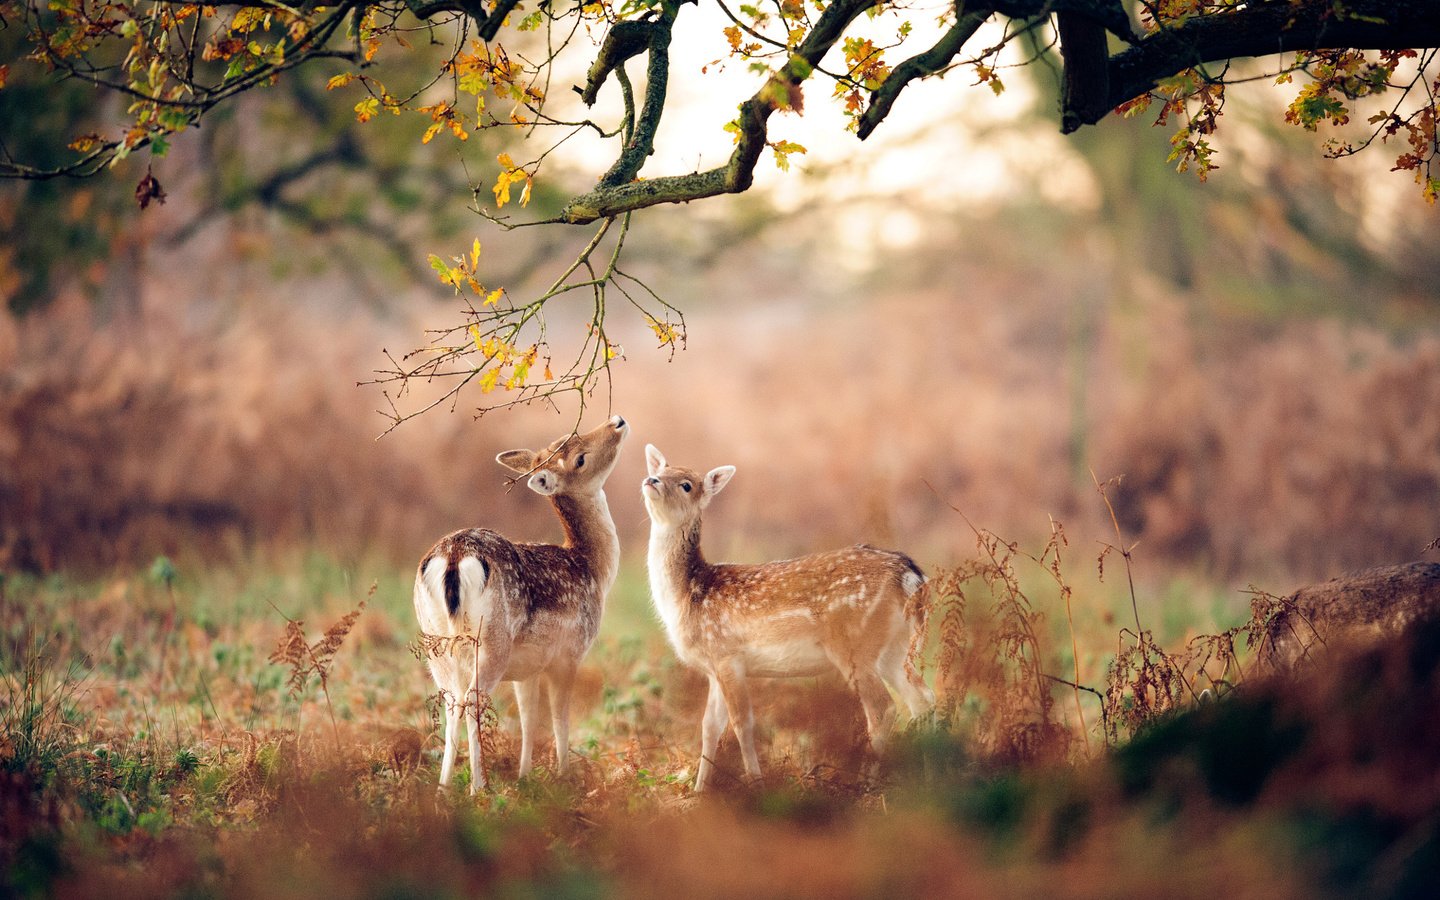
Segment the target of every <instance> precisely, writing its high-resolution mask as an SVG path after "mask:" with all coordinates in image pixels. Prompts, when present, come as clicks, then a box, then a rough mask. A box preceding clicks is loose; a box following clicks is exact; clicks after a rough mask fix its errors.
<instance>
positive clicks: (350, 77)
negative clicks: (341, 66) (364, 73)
mask: <svg viewBox="0 0 1440 900" xmlns="http://www.w3.org/2000/svg"><path fill="white" fill-rule="evenodd" d="M354 80H355V73H354V72H346V73H345V74H343V75H336V76H335V77H334V78H331V79H330V80H329V81H327V82H325V90H327V91H333V90H335V89H336V88H342V87H344V86H345V85H347V84H349V83H350V82H352V81H354Z"/></svg>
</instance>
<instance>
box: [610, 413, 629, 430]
mask: <svg viewBox="0 0 1440 900" xmlns="http://www.w3.org/2000/svg"><path fill="white" fill-rule="evenodd" d="M610 424H611V425H613V426H614V427H615V430H616V431H623V430H624V429H625V424H626V423H625V417H624V416H611V417H610Z"/></svg>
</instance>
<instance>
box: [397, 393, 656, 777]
mask: <svg viewBox="0 0 1440 900" xmlns="http://www.w3.org/2000/svg"><path fill="white" fill-rule="evenodd" d="M629 431H630V426H629V424H628V423H626V421H625V419H624V418H623V417H621V416H618V415H617V416H613V417H611V418H610V419H609V420H608V421H607V422H605V423H604V424H603V425H601V426H599V427H598V428H596V429H594V430H593V431H589V432H587V433H585V434H574V433H572V434H570V435H566V436H564V437H561V438H558V439H557V440H555V441H554V442H552V443H551V444H550V445H549V446H548V447H546V448H545V449H543V450H525V449H520V450H507V451H505V452H504V453H501V454H499V455H498V456H496V457H495V460H496V462H498V463H500V465H502V466H504V467H506V468H507V469H509V470H510V471H512V472H515V473H517V480H518V477H526V476H528V480H527V481H526V484H527V485H528V486H529V487H530V489H531V490H533V491H534V492H535V493H537V494H540V495H541V496H543V497H548V498H550V502H551V504H552V505H553V506H554V507H555V514H556V516H557V517H559V519H560V524H561V526H562V528H563V529H564V534H565V540H564V543H562V544H545V543H517V542H514V541H511V540H510V539H508V538H506V537H505V536H504V535H501V534H499V533H498V532H495V531H491V530H489V529H485V528H467V529H462V530H460V531H456V532H452V533H451V534H448V535H446V536H445V537H443V538H441V539H440V540H439V541H437V542H436V543H435V545H434V546H433V547H431V548H430V550H429V551H427V552H426V553H425V555H424V556H423V557H421V559H420V565H419V567H418V568H417V570H416V573H415V616H416V618H417V619H418V620H419V623H420V630H421V632H422V635H423V637H422V645H426V646H428V648H429V652H427V656H428V662H429V668H430V674H431V675H432V676H433V677H434V679H435V684H436V686H437V687H438V688H439V689H440V694H441V696H442V697H443V699H444V701H445V751H444V756H443V757H442V760H441V764H440V789H441V790H442V791H443V790H445V789H446V787H447V786H448V785H449V783H450V776H451V774H452V772H453V769H454V765H455V756H456V752H457V744H458V741H459V730H460V719H461V717H462V715H463V716H464V718H465V726H466V737H467V740H468V749H469V754H470V775H471V777H470V793H471V794H472V795H474V794H475V793H476V792H477V790H479V789H481V788H485V787H486V786H487V780H486V777H485V766H484V763H483V761H482V759H481V756H480V741H479V737H480V734H479V731H480V715H481V712H482V704H483V703H488V699H489V697H490V696H491V695H492V694H493V693H494V691H495V688H496V687H497V686H498V685H499V683H500V682H501V681H511V682H514V684H515V702H516V706H517V708H518V712H519V717H520V765H519V777H520V778H522V779H523V778H524V777H525V776H526V775H528V774H529V773H530V770H531V763H532V753H533V750H534V743H535V735H536V733H537V732H538V731H539V730H540V727H541V723H540V716H541V709H540V688H541V683H542V682H543V683H544V684H545V686H546V688H547V689H548V693H549V697H550V715H551V726H552V728H553V731H554V735H555V769H556V772H557V773H558V774H560V775H563V774H564V773H565V769H566V763H567V761H568V756H569V747H570V745H569V728H570V693H571V688H572V687H573V686H574V681H575V673H576V670H577V669H578V667H579V665H580V661H581V660H582V659H583V658H584V657H585V654H586V653H587V652H589V650H590V645H591V644H593V643H594V642H595V635H596V633H597V632H598V631H599V628H600V617H601V614H602V613H603V612H604V609H605V597H606V595H607V594H608V593H609V592H610V588H611V587H612V586H613V585H614V583H615V576H616V574H617V573H618V571H619V568H620V540H619V537H618V536H617V535H616V533H615V523H614V521H613V520H612V519H611V518H610V507H609V505H608V503H607V502H606V498H605V490H604V487H605V480H606V479H607V478H608V477H609V476H610V472H611V471H612V470H613V469H614V468H615V462H616V460H617V459H618V458H619V455H620V447H621V445H622V444H623V443H624V442H625V437H626V435H628V434H629ZM427 642H428V644H427Z"/></svg>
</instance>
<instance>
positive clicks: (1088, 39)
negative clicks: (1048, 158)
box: [1055, 12, 1114, 134]
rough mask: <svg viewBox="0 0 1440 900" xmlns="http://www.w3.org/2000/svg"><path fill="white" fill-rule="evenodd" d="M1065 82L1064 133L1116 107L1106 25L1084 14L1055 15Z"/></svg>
mask: <svg viewBox="0 0 1440 900" xmlns="http://www.w3.org/2000/svg"><path fill="white" fill-rule="evenodd" d="M1055 30H1056V32H1057V33H1058V34H1059V35H1060V57H1061V59H1063V60H1064V62H1065V83H1064V86H1063V88H1062V90H1061V95H1060V132H1061V133H1062V134H1070V133H1071V132H1073V131H1075V130H1077V129H1078V128H1079V127H1080V125H1081V124H1082V123H1083V122H1085V121H1087V120H1088V121H1098V120H1099V119H1101V118H1102V117H1104V115H1105V114H1106V113H1108V112H1109V111H1110V110H1111V109H1112V108H1114V104H1112V103H1110V102H1109V99H1110V68H1109V65H1110V50H1109V47H1108V46H1107V45H1106V40H1105V26H1103V25H1101V24H1100V23H1099V22H1097V21H1095V20H1094V19H1092V18H1090V17H1089V16H1086V15H1084V14H1082V13H1073V12H1064V13H1059V14H1057V15H1056V16H1055Z"/></svg>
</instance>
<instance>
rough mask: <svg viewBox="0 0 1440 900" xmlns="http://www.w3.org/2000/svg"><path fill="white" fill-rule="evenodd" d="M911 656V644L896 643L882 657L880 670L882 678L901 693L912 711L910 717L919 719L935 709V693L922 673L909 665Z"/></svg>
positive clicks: (902, 698)
mask: <svg viewBox="0 0 1440 900" xmlns="http://www.w3.org/2000/svg"><path fill="white" fill-rule="evenodd" d="M909 655H910V646H909V642H908V641H907V642H900V641H896V642H895V643H893V644H891V645H890V646H889V647H887V648H886V650H885V652H884V654H882V655H881V657H880V662H879V666H878V669H879V672H880V677H881V678H884V679H885V680H886V681H887V682H888V683H889V684H890V686H891V687H893V688H894V689H895V690H896V691H897V692H899V694H900V699H901V700H903V701H904V702H905V706H906V707H907V708H908V709H909V710H910V717H911V718H912V719H918V718H920V717H921V716H923V715H925V714H926V713H928V712H930V710H932V709H934V708H935V692H934V691H932V690H930V688H929V686H927V685H926V684H925V680H924V679H923V678H921V677H920V673H919V672H917V671H915V669H914V667H912V666H910V665H908V664H907V659H906V657H908V656H909Z"/></svg>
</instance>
